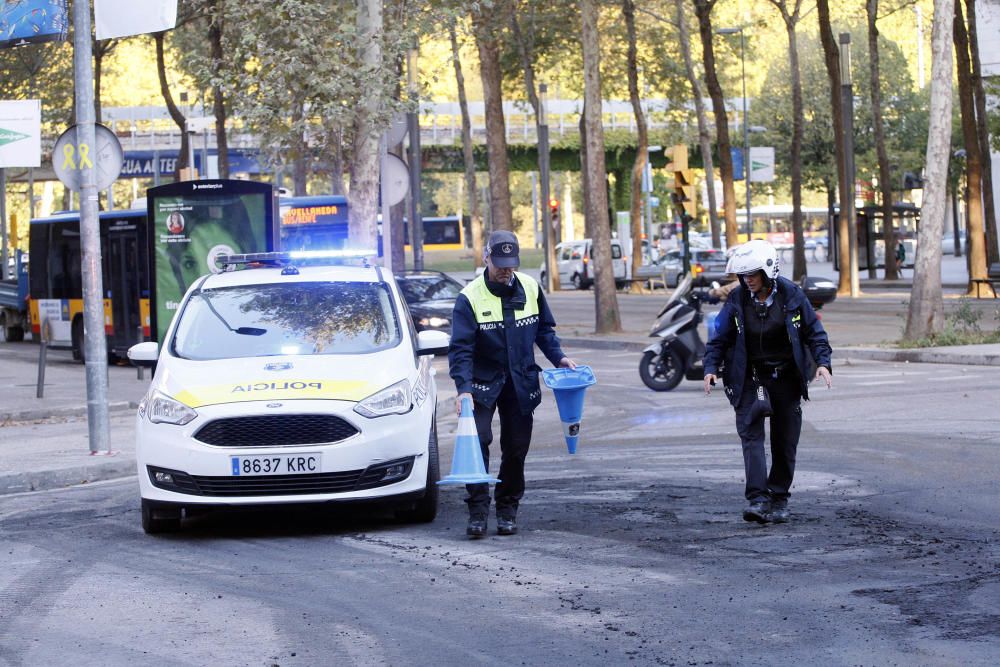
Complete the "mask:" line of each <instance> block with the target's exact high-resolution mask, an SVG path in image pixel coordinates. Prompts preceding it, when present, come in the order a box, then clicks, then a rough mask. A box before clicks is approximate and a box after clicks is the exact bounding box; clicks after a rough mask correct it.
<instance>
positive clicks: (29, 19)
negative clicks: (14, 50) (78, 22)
mask: <svg viewBox="0 0 1000 667" xmlns="http://www.w3.org/2000/svg"><path fill="white" fill-rule="evenodd" d="M68 31H69V20H68V18H67V16H66V0H18V1H17V2H10V1H9V0H8V1H6V2H4V3H3V5H2V6H0V48H6V47H10V46H22V45H24V44H37V43H39V42H54V41H63V40H65V39H66V35H67V33H68Z"/></svg>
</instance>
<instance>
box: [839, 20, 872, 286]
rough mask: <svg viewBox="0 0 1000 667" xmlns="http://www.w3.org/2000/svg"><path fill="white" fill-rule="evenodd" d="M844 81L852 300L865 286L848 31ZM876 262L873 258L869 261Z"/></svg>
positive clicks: (844, 210)
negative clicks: (860, 273)
mask: <svg viewBox="0 0 1000 667" xmlns="http://www.w3.org/2000/svg"><path fill="white" fill-rule="evenodd" d="M840 78H841V88H840V91H841V97H842V99H843V103H844V171H846V172H847V173H846V176H847V201H843V202H840V214H841V215H846V216H847V239H848V244H849V246H850V251H849V252H850V257H848V262H849V263H848V266H849V267H850V272H851V298H857V297H858V295H859V294H860V292H861V286H860V283H859V282H858V220H857V212H856V211H855V210H854V91H853V88H852V83H851V34H850V33H846V32H844V33H841V34H840ZM873 260H874V258H869V260H868V261H873ZM841 261H843V258H841Z"/></svg>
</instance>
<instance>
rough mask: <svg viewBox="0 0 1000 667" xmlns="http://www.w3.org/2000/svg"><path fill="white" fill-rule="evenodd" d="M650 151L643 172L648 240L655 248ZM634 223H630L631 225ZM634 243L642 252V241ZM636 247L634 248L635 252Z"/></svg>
mask: <svg viewBox="0 0 1000 667" xmlns="http://www.w3.org/2000/svg"><path fill="white" fill-rule="evenodd" d="M650 160H651V159H650V157H649V151H648V150H647V151H646V164H645V166H644V167H643V170H642V181H643V183H642V185H643V190H645V191H646V225H645V228H646V239H648V240H649V247H650V248H652V247H653V165H651V164H650ZM631 224H632V221H631V220H630V221H629V225H631ZM632 243H638V244H639V248H640V252H641V251H642V239H632ZM632 252H635V250H634V246H633V251H632Z"/></svg>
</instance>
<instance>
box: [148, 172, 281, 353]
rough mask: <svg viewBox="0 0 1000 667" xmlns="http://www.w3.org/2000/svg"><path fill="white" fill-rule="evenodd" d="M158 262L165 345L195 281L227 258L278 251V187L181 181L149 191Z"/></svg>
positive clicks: (156, 327)
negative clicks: (166, 336)
mask: <svg viewBox="0 0 1000 667" xmlns="http://www.w3.org/2000/svg"><path fill="white" fill-rule="evenodd" d="M146 205H147V209H148V211H147V214H148V217H149V220H150V223H151V232H150V235H149V242H150V246H151V247H150V253H149V256H150V257H151V258H152V262H153V280H152V286H153V295H152V297H153V298H152V300H153V303H152V306H151V308H150V311H151V313H150V314H151V318H152V323H151V324H152V326H151V333H152V334H153V336H154V339H155V340H158V341H163V340H164V336H165V334H166V331H167V327H168V326H169V324H170V320H171V319H172V318H173V316H174V313H176V312H177V308H178V306H179V305H180V302H181V298H182V297H183V296H184V293H185V292H187V289H188V287H190V286H191V285H192V284H194V282H195V281H196V280H197V279H198V278H199V277H201V276H203V275H205V274H207V273H218V272H219V271H221V269H220V267H219V266H218V265H217V264H216V259H217V258H219V257H220V256H222V255H233V254H240V253H249V252H267V251H270V250H273V249H274V247H275V240H274V239H275V236H274V233H275V225H274V188H273V186H272V185H271V184H270V183H256V182H252V181H223V180H215V181H181V182H179V183H170V184H169V185H162V186H160V187H156V188H151V189H149V190H147V192H146Z"/></svg>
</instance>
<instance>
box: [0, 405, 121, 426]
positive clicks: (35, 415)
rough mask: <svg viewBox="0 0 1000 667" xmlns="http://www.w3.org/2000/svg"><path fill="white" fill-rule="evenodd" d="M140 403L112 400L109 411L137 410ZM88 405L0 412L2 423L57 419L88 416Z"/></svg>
mask: <svg viewBox="0 0 1000 667" xmlns="http://www.w3.org/2000/svg"><path fill="white" fill-rule="evenodd" d="M138 408H139V404H138V403H137V402H136V401H112V402H109V403H108V411H110V412H125V411H128V410H137V409H138ZM86 416H87V407H86V406H74V407H65V408H45V409H39V410H18V411H17V412H0V424H4V423H7V422H28V421H40V420H45V419H55V418H56V417H86Z"/></svg>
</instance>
